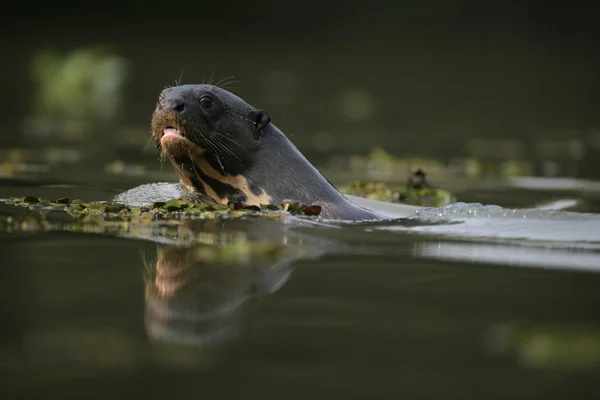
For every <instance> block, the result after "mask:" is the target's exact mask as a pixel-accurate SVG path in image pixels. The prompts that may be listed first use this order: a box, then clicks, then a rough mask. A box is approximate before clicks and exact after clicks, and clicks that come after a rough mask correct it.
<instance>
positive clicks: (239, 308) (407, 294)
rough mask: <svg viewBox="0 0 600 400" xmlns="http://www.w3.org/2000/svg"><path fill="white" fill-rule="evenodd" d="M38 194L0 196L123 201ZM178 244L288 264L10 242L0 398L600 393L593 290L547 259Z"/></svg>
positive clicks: (98, 239)
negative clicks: (263, 253) (257, 250)
mask: <svg viewBox="0 0 600 400" xmlns="http://www.w3.org/2000/svg"><path fill="white" fill-rule="evenodd" d="M46 183H48V182H46ZM34 184H35V185H36V186H26V185H27V182H17V181H3V182H2V186H1V187H0V197H7V196H13V195H17V194H20V195H24V194H33V193H35V194H36V195H39V196H42V197H47V198H51V197H53V196H57V195H59V194H62V195H64V196H71V197H74V195H76V197H81V198H85V199H106V198H109V197H110V196H111V195H112V194H113V192H114V191H115V190H108V189H106V187H110V185H109V183H108V182H107V185H106V186H102V187H96V186H92V187H89V186H88V187H84V186H78V187H74V188H48V187H42V186H39V185H38V183H34ZM113 184H114V187H117V186H121V185H122V184H123V183H122V182H120V183H117V182H116V179H115V181H114V182H113ZM471 195H472V196H475V195H474V194H471ZM496 198H498V199H499V201H501V199H502V196H501V195H500V194H498V196H497V197H496ZM510 198H512V199H513V201H514V196H510V195H509V196H507V202H508V203H510V202H509V199H510ZM538 200H546V199H541V198H540V199H538V198H537V197H536V195H535V194H531V195H530V197H529V199H528V202H529V204H533V203H536V202H537V201H538ZM523 202H524V200H523ZM497 204H498V203H497ZM501 205H502V204H501ZM2 207H3V208H2V209H1V210H0V211H1V213H2V214H7V213H14V212H15V210H14V209H10V208H7V207H6V206H2ZM367 228H368V227H367ZM186 232H196V233H199V234H201V237H202V242H203V244H202V245H200V247H202V248H206V247H208V248H210V247H211V246H212V247H214V246H221V245H227V244H231V243H233V242H234V240H235V239H236V238H237V239H239V238H243V239H244V240H245V241H247V242H250V243H254V242H260V241H264V240H270V241H272V242H275V243H278V244H280V245H282V248H283V249H284V250H285V253H283V254H281V255H279V256H277V257H276V258H275V259H270V260H266V261H265V260H258V259H254V258H253V257H247V258H244V259H243V260H238V261H235V262H225V263H217V262H215V263H212V262H207V261H206V260H202V259H201V257H200V258H198V255H197V253H195V249H197V247H194V246H191V247H190V246H185V245H182V246H173V245H169V244H157V243H156V242H153V241H150V240H140V239H132V238H123V237H116V236H113V235H109V234H91V233H88V234H85V233H69V232H49V233H39V234H13V235H8V234H2V235H1V236H0V240H1V241H0V245H1V253H0V293H1V296H2V307H0V312H1V313H2V314H1V318H2V321H3V329H2V331H1V332H2V333H1V338H2V339H1V342H0V368H1V370H2V375H3V379H2V381H1V383H0V385H1V392H2V397H3V398H6V399H13V398H45V397H47V396H49V394H52V395H53V396H61V397H63V398H65V397H66V398H102V399H106V398H131V397H134V396H135V397H137V396H139V397H141V398H165V397H166V398H190V397H209V398H223V399H229V398H240V397H244V398H278V397H283V398H299V399H300V398H307V397H312V398H372V397H375V398H399V397H401V396H404V397H408V398H432V399H433V398H457V399H459V398H460V399H506V398H512V399H521V398H523V399H538V398H539V399H550V398H551V399H564V398H577V399H589V398H595V397H594V396H596V395H597V393H598V390H599V389H600V383H599V382H600V381H599V380H598V377H599V376H600V375H599V372H600V313H599V312H598V310H599V309H600V274H598V273H596V272H593V269H592V270H591V272H590V270H588V271H584V270H568V269H569V267H570V266H572V265H570V262H569V257H567V258H566V259H565V258H563V259H564V260H565V261H564V262H562V263H563V264H561V262H559V268H554V269H546V268H544V260H550V259H551V258H552V254H553V253H552V251H553V249H552V247H551V246H550V247H549V248H547V249H546V255H545V257H547V258H545V259H540V260H539V261H540V262H539V263H538V264H537V265H535V266H533V265H531V264H529V265H528V264H527V263H523V264H522V265H519V263H518V262H516V263H515V262H514V257H513V262H511V263H510V265H509V263H508V261H507V262H506V263H503V262H502V257H500V261H498V260H496V262H494V263H484V262H481V261H478V260H477V258H473V257H472V258H470V259H469V258H462V259H461V258H459V259H458V260H456V261H445V260H444V257H425V256H424V254H425V253H424V252H422V251H419V249H422V248H424V247H427V246H434V247H439V248H442V247H443V245H448V244H452V243H455V244H456V243H458V242H456V241H452V240H450V239H443V238H436V237H428V236H418V235H415V234H411V233H390V232H381V231H377V230H372V229H365V226H364V225H353V226H345V227H341V228H339V229H332V228H327V227H318V226H312V224H306V223H303V224H301V225H298V224H294V223H289V224H281V223H279V222H277V221H266V220H258V219H255V220H248V221H208V222H198V223H195V224H190V225H187V226H185V229H183V228H181V229H180V231H179V232H178V236H177V237H175V239H176V240H177V238H179V239H181V238H182V237H184V236H185V235H186ZM163 239H164V237H163ZM521 250H522V249H521ZM521 250H520V248H519V247H518V246H517V245H508V246H507V247H504V248H503V250H501V251H505V252H509V253H510V254H511V255H513V256H514V255H515V254H517V258H518V254H520V253H519V251H521ZM582 253H585V251H584V250H581V249H580V250H573V251H572V253H569V254H572V256H573V260H575V257H578V256H581V255H582ZM507 254H508V253H507ZM590 255H591V256H593V257H596V258H595V260H596V261H597V260H598V253H590ZM592 264H593V262H592ZM592 266H593V265H592Z"/></svg>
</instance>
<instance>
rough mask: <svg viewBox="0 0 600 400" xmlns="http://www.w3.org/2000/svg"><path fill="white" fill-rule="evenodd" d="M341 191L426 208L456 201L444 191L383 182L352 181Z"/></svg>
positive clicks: (341, 188) (450, 194)
mask: <svg viewBox="0 0 600 400" xmlns="http://www.w3.org/2000/svg"><path fill="white" fill-rule="evenodd" d="M339 190H340V192H341V193H343V194H352V195H355V196H362V197H366V198H369V199H373V200H380V201H387V202H391V203H404V204H412V205H418V206H424V207H442V206H445V205H448V204H450V203H453V202H455V201H456V198H455V197H454V195H453V194H452V193H450V192H449V191H447V190H444V189H437V188H431V187H428V188H406V187H402V186H399V185H390V184H387V183H383V182H363V181H351V182H349V183H348V184H347V185H345V186H342V187H340V188H339Z"/></svg>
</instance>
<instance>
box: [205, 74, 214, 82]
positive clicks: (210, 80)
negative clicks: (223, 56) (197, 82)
mask: <svg viewBox="0 0 600 400" xmlns="http://www.w3.org/2000/svg"><path fill="white" fill-rule="evenodd" d="M214 77H215V73H214V72H213V73H212V74H210V78H208V82H206V84H207V85H210V84H211V82H212V81H213V79H214Z"/></svg>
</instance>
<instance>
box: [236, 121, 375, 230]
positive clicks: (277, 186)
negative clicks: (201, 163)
mask: <svg viewBox="0 0 600 400" xmlns="http://www.w3.org/2000/svg"><path fill="white" fill-rule="evenodd" d="M259 140H260V142H259V143H260V144H259V146H258V149H257V151H256V153H255V154H253V163H252V165H251V166H250V167H249V169H248V170H247V171H246V172H245V173H244V176H245V178H246V179H247V180H248V181H249V182H252V183H253V184H255V185H256V186H258V187H261V188H262V189H263V190H264V191H265V193H266V194H267V195H268V196H270V198H271V203H272V204H277V205H278V204H280V203H281V202H282V201H283V200H293V201H299V202H301V203H303V204H306V205H314V204H316V205H320V206H321V207H322V209H323V211H322V215H324V216H325V217H332V218H340V219H382V218H383V217H382V216H380V215H378V214H376V213H373V212H371V211H368V210H366V209H363V208H360V207H358V206H356V205H355V204H353V203H352V202H350V201H349V200H348V199H346V197H344V196H343V195H342V194H341V193H340V192H338V191H337V189H336V188H335V187H334V186H333V185H332V184H331V183H330V182H329V181H328V180H327V179H326V178H325V177H324V176H323V175H322V174H321V173H320V172H319V171H318V170H317V169H316V168H315V167H314V166H313V165H312V164H311V163H310V162H309V161H308V160H307V159H306V157H304V155H303V154H302V153H301V152H300V151H299V150H298V149H297V148H296V146H294V144H293V143H292V142H291V141H290V140H289V139H288V138H287V137H286V136H285V135H284V134H283V133H282V132H281V131H280V130H279V129H278V128H277V127H276V126H274V125H273V124H269V125H268V126H267V127H266V128H265V129H264V130H263V132H262V134H261V137H260V139H259Z"/></svg>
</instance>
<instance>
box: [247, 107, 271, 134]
mask: <svg viewBox="0 0 600 400" xmlns="http://www.w3.org/2000/svg"><path fill="white" fill-rule="evenodd" d="M250 118H251V119H252V121H253V122H254V125H255V127H256V130H255V131H254V137H255V138H256V139H258V138H259V137H260V132H261V131H262V130H263V129H264V128H265V127H266V126H267V125H269V122H271V116H270V115H269V113H268V112H266V111H265V110H255V111H251V112H250Z"/></svg>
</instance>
